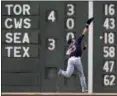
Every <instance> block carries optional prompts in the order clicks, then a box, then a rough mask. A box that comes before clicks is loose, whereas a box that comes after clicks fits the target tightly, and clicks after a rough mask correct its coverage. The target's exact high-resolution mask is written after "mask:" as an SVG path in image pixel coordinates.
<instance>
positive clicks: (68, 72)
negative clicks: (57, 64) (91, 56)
mask: <svg viewBox="0 0 117 96" xmlns="http://www.w3.org/2000/svg"><path fill="white" fill-rule="evenodd" d="M73 72H74V64H73V58H72V57H71V58H69V59H68V64H67V69H66V71H64V70H61V69H60V70H59V73H58V74H59V75H62V76H65V77H70V76H71V75H72V73H73Z"/></svg>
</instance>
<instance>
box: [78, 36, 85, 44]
mask: <svg viewBox="0 0 117 96" xmlns="http://www.w3.org/2000/svg"><path fill="white" fill-rule="evenodd" d="M83 37H84V35H81V36H80V37H79V38H78V39H77V44H81V43H82V40H83Z"/></svg>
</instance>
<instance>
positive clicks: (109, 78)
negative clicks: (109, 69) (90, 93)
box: [104, 75, 116, 86]
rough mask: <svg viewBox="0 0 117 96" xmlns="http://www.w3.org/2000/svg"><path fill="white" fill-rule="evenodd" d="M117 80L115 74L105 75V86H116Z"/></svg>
mask: <svg viewBox="0 0 117 96" xmlns="http://www.w3.org/2000/svg"><path fill="white" fill-rule="evenodd" d="M115 80H116V76H115V75H104V86H114V85H115Z"/></svg>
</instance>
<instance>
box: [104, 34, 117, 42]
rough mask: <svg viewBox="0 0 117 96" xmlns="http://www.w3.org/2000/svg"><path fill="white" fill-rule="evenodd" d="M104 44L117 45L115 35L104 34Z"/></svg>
mask: <svg viewBox="0 0 117 96" xmlns="http://www.w3.org/2000/svg"><path fill="white" fill-rule="evenodd" d="M104 43H105V44H114V43H115V34H114V33H113V32H110V33H108V32H105V33H104Z"/></svg>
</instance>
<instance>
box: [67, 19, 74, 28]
mask: <svg viewBox="0 0 117 96" xmlns="http://www.w3.org/2000/svg"><path fill="white" fill-rule="evenodd" d="M66 26H67V28H68V29H69V30H71V29H73V28H74V26H75V21H74V19H73V18H68V19H67V20H66Z"/></svg>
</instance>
